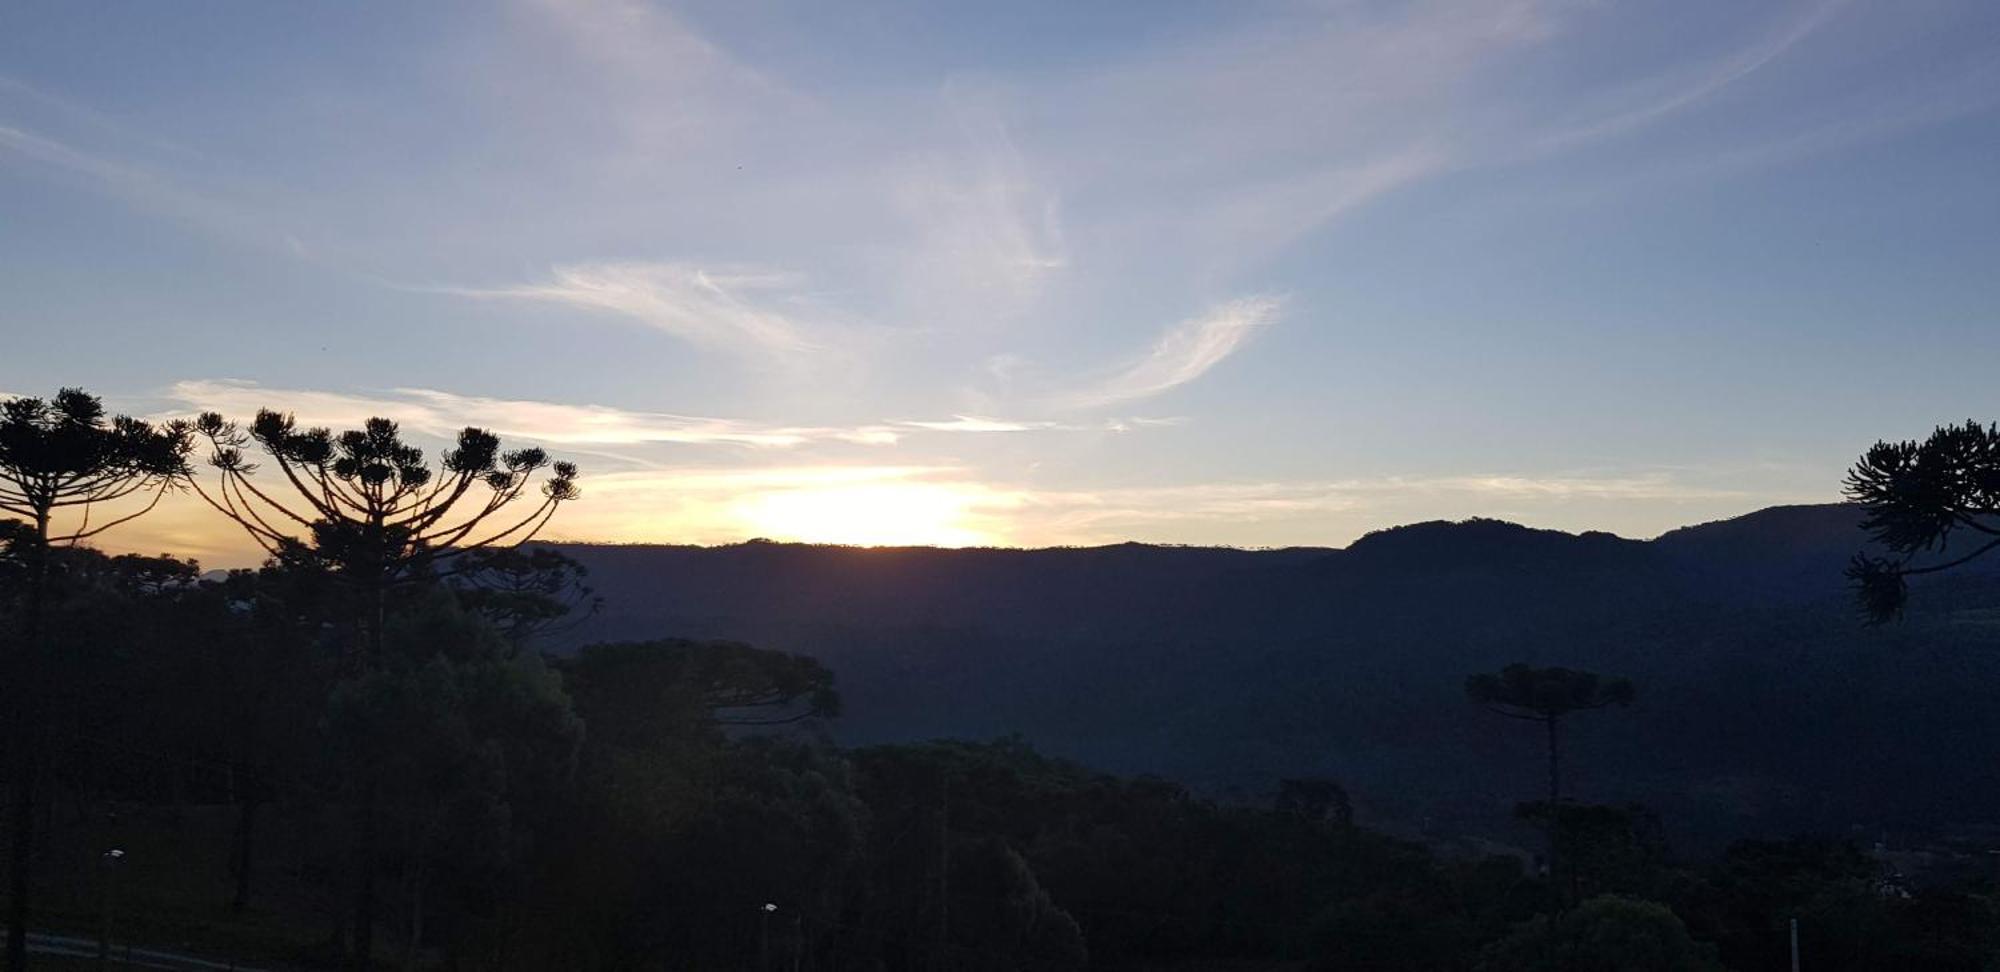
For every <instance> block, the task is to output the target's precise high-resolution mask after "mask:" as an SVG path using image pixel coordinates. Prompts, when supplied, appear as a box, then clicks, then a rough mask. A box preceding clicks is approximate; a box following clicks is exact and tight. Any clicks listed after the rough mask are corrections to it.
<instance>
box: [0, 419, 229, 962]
mask: <svg viewBox="0 0 2000 972" xmlns="http://www.w3.org/2000/svg"><path fill="white" fill-rule="evenodd" d="M189 446H190V441H189V434H188V429H187V427H186V426H185V425H183V424H181V423H168V424H166V425H158V426H156V425H154V424H152V423H149V422H143V421H140V420H138V419H135V418H131V417H128V416H124V415H120V416H116V417H107V416H106V414H105V411H104V404H103V402H101V401H99V400H98V399H97V397H96V396H94V395H91V394H89V393H87V392H85V391H83V390H82V389H79V388H64V389H62V390H61V391H58V392H56V394H55V397H54V398H49V399H42V398H13V399H9V400H7V401H6V402H5V403H4V404H0V512H5V513H11V514H13V515H15V516H20V517H25V518H26V520H27V529H26V530H25V531H14V532H15V534H16V535H15V537H14V538H13V543H14V545H24V546H25V549H24V550H22V549H17V550H15V551H14V555H15V557H17V558H18V559H19V560H20V561H21V564H22V568H23V573H24V574H25V577H24V578H23V583H22V585H21V586H22V589H23V593H22V601H23V603H22V604H21V616H22V638H21V643H20V647H19V649H18V650H16V651H15V652H13V656H14V657H12V658H11V659H9V662H10V664H9V665H8V666H7V668H8V671H7V676H8V679H7V681H8V687H9V690H10V691H11V693H12V695H13V698H12V699H11V700H10V701H9V705H8V709H9V710H10V712H11V713H12V715H11V718H10V720H9V721H10V723H11V724H10V725H9V726H8V730H9V731H8V739H7V741H8V745H9V747H10V748H11V749H12V751H13V752H12V754H11V756H12V758H11V759H9V761H8V762H9V766H10V769H11V770H12V773H13V777H14V780H13V782H14V806H13V818H12V820H11V830H12V845H13V846H12V851H11V858H10V859H11V861H12V874H13V879H12V885H11V887H10V891H11V899H10V903H9V910H8V920H7V967H8V968H9V969H13V970H19V969H24V968H26V967H27V961H28V957H27V930H28V920H29V917H30V914H29V901H30V898H31V896H32V881H31V878H30V875H29V866H28V865H29V856H30V852H31V850H32V848H33V845H34V817H35V811H34V805H35V783H36V780H37V778H38V777H39V776H40V775H41V761H42V754H43V753H45V752H46V751H47V746H46V745H44V740H43V739H42V735H43V732H44V720H43V711H42V709H43V704H44V703H43V699H42V692H41V682H42V665H43V662H44V659H43V657H42V655H43V654H44V652H45V646H44V639H43V637H42V634H43V632H42V624H43V619H44V617H45V615H46V613H47V610H48V593H49V591H48V588H49V547H50V545H51V544H58V543H67V544H75V543H78V542H81V541H84V540H88V539H90V538H91V537H94V536H97V535H98V534H100V533H103V532H104V531H106V530H109V529H111V528H112V527H115V526H118V525H119V524H121V523H126V522H129V521H131V520H133V519H136V518H138V517H140V516H142V515H144V514H145V513H147V512H148V511H150V510H152V508H153V507H154V506H155V505H156V504H158V503H159V501H160V497H161V495H163V494H164V493H165V492H166V490H167V488H168V487H170V486H171V485H172V484H173V483H174V482H176V481H177V480H179V479H180V478H181V477H183V476H185V475H186V474H187V472H188V465H187V454H188V449H189ZM147 492H150V493H151V494H152V499H151V500H149V501H148V502H147V503H146V504H145V505H144V506H143V507H140V508H139V509H137V510H131V511H121V512H118V513H114V514H111V519H109V520H105V521H102V522H98V523H94V524H93V523H92V522H91V520H92V514H93V513H96V512H97V511H98V509H99V508H100V507H101V506H103V505H104V504H110V503H117V502H118V501H119V500H124V499H128V498H132V497H135V496H137V495H140V494H143V493H147ZM58 517H61V518H63V520H64V522H63V524H62V525H60V526H58V525H57V523H56V520H57V518H58ZM72 518H73V520H74V522H71V519H72Z"/></svg>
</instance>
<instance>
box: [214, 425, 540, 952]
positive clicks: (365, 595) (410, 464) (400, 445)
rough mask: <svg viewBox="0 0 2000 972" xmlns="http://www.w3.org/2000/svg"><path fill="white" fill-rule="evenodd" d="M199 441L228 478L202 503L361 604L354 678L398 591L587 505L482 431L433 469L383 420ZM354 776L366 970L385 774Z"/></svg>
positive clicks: (351, 663) (359, 941)
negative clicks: (262, 467)
mask: <svg viewBox="0 0 2000 972" xmlns="http://www.w3.org/2000/svg"><path fill="white" fill-rule="evenodd" d="M194 431H195V432H196V433H197V434H199V435H200V436H201V437H202V438H203V439H205V440H206V441H207V442H208V444H209V446H210V452H209V456H208V463H209V465H210V466H212V467H214V468H215V470H216V472H217V474H218V476H217V478H216V480H215V481H214V482H213V483H210V484H203V483H202V482H201V481H200V480H199V479H197V480H195V481H194V485H195V489H196V491H197V492H198V493H199V494H200V495H201V497H202V498H203V499H205V500H207V501H208V503H209V504H210V505H211V506H214V507H215V508H216V509H217V510H218V511H220V512H221V513H222V514H223V515H225V516H227V517H229V518H230V519H231V520H234V521H235V522H236V523H237V524H239V525H240V526H242V527H243V529H244V530H245V531H246V532H248V533H249V534H250V536H251V538H253V539H254V540H256V541H257V543H258V544H259V545H260V546H262V547H263V548H264V550H265V551H266V552H267V553H269V554H270V555H271V556H272V557H273V558H276V559H278V560H280V561H304V562H308V563H316V564H317V565H319V566H321V567H323V568H325V569H326V570H327V571H328V572H329V573H330V574H331V576H332V577H334V578H335V579H336V580H338V581H339V582H340V583H341V584H342V585H343V586H344V587H345V588H346V589H347V592H348V593H349V594H350V595H351V596H352V597H353V598H354V602H355V606H356V609H357V610H356V618H355V620H356V622H357V628H358V631H359V634H360V637H358V638H355V639H352V641H351V642H350V648H349V653H348V655H347V663H346V665H345V668H346V670H347V674H348V676H349V678H350V679H354V680H365V679H366V678H367V677H368V676H370V675H371V674H373V673H374V672H375V671H376V669H377V666H379V665H381V664H382V663H383V640H384V632H385V629H386V625H387V623H388V617H387V603H388V598H389V595H390V593H391V591H392V590H394V589H396V588H398V587H401V586H406V585H413V584H416V583H418V582H421V581H425V580H434V579H438V578H440V577H441V576H443V575H447V574H449V573H450V572H451V571H452V569H453V562H454V561H455V560H457V559H458V558H461V557H464V556H466V555H468V554H472V553H475V552H479V551H487V550H494V549H500V548H505V547H513V546H517V545H519V544H521V543H524V542H526V541H528V540H530V539H532V538H533V537H534V536H535V534H536V533H537V532H539V531H540V530H541V529H542V527H543V526H544V525H546V524H547V523H548V522H549V519H550V518H551V517H553V516H554V515H555V511H556V509H557V507H559V506H561V505H562V504H563V503H565V502H567V501H569V500H571V499H574V498H576V496H577V487H576V467H575V466H574V465H572V464H570V463H567V462H551V461H550V460H549V457H548V455H547V454H546V453H544V452H543V451H542V450H540V449H535V448H528V449H517V450H512V451H502V449H501V448H500V440H499V438H498V437H497V436H495V435H493V434H492V433H491V432H487V431H485V430H483V429H476V428H467V429H464V430H463V431H461V432H459V434H458V441H457V445H456V447H455V448H452V449H448V450H446V451H445V452H444V453H443V455H442V456H441V457H440V459H439V461H438V463H437V465H436V466H435V468H434V467H432V466H431V465H430V464H428V463H426V462H425V461H424V453H423V450H421V449H419V448H417V447H415V446H412V445H409V444H407V443H405V442H404V441H403V439H402V435H401V433H400V432H399V430H398V429H397V427H396V423H394V422H392V421H390V420H388V419H385V418H371V419H369V420H368V421H367V422H365V423H364V424H363V426H362V427H361V428H359V429H354V430H350V431H346V432H341V433H339V434H335V433H333V432H331V431H329V430H327V429H324V428H306V429H301V428H299V427H298V424H297V423H296V422H295V421H294V420H293V418H292V416H290V415H287V414H283V413H280V412H275V411H271V410H268V409H266V410H263V411H260V412H258V413H257V418H256V420H255V421H254V422H252V423H251V425H250V428H249V430H248V431H247V432H246V431H244V430H242V429H240V428H238V427H237V426H236V425H234V424H232V423H230V422H227V421H225V420H224V419H223V418H222V416H220V415H218V414H216V413H213V412H209V413H204V414H203V415H202V416H201V417H200V418H199V419H197V420H196V421H195V423H194ZM252 443H255V445H256V446H257V447H259V448H260V449H261V451H263V452H264V453H265V454H266V455H267V456H269V457H270V461H271V462H272V463H273V464H274V465H275V466H276V476H275V477H268V476H258V475H256V474H257V473H258V472H259V465H258V464H257V463H255V462H252V461H251V460H250V457H249V456H248V455H247V454H246V451H245V450H246V448H247V447H248V446H250V445H251V444H252ZM544 470H547V473H546V475H544V474H543V471H544ZM523 500H525V502H517V501H523ZM355 775H356V776H358V777H360V778H358V779H350V780H349V781H348V785H349V786H350V787H352V789H353V794H354V795H353V799H354V813H355V816H356V821H355V823H356V838H355V840H356V847H355V852H354V881H355V887H354V905H353V912H352V920H353V925H352V932H353V939H352V949H353V951H352V957H353V962H354V965H355V966H356V967H357V968H366V967H367V966H368V965H369V963H370V961H371V960H372V958H373V952H374V921H375V883H376V877H375V872H376V864H377V860H376V858H377V856H378V855H377V852H376V837H377V835H376V833H375V831H376V829H377V823H378V821H377V819H376V818H377V816H378V814H377V803H378V800H379V796H380V791H381V787H382V780H381V779H380V777H381V775H382V774H381V773H380V772H376V771H371V770H369V769H368V768H366V767H361V768H358V769H357V770H356V772H355Z"/></svg>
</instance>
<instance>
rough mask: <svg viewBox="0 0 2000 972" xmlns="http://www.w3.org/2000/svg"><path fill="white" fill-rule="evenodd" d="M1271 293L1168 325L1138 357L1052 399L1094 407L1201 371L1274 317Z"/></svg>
mask: <svg viewBox="0 0 2000 972" xmlns="http://www.w3.org/2000/svg"><path fill="white" fill-rule="evenodd" d="M1280 306H1281V305H1280V301H1279V300H1278V299H1277V298H1275V297H1245V298H1242V299H1239V300H1233V301H1230V302H1229V303H1226V304H1223V305H1221V306H1219V307H1216V308H1213V309H1211V310H1210V311H1208V312H1207V313H1206V314H1203V315H1201V316H1199V317H1195V318H1190V319H1189V320H1186V321H1182V322H1181V323H1179V324H1177V325H1175V326H1173V327H1172V328H1170V329H1168V330H1167V332H1166V333H1165V334H1162V335H1161V336H1160V337H1159V339H1158V340H1156V341H1154V342H1153V346H1152V348H1151V349H1150V350H1148V351H1147V352H1146V354H1145V355H1144V356H1143V357H1141V358H1139V360H1137V361H1134V362H1132V363H1131V364H1129V365H1127V366H1125V367H1124V368H1122V369H1120V370H1119V371H1117V372H1116V373H1114V374H1112V375H1110V376H1108V377H1106V378H1104V379H1102V380H1100V381H1098V382H1096V383H1095V384H1092V385H1091V386H1089V387H1087V388H1084V389H1081V390H1079V391H1075V392H1070V393H1068V394H1065V395H1061V396H1059V397H1058V398H1057V403H1058V404H1059V405H1061V406H1062V407H1066V408H1079V409H1084V408H1098V407H1102V406H1105V405H1113V404H1117V403H1119V402H1129V401H1135V400H1137V399H1141V398H1150V397H1152V396H1154V395H1158V394H1160V393H1162V392H1165V391H1168V390H1169V389H1173V388H1177V387H1179V386H1181V385H1185V384H1187V383H1188V382H1191V381H1193V380H1195V379H1196V378H1200V377H1201V376H1202V375H1204V374H1207V373H1208V371H1209V369H1211V368H1214V367H1215V366H1216V365H1218V364H1221V363H1222V362H1223V360H1224V359H1225V358H1228V357H1229V356H1230V355H1232V354H1235V353H1236V351H1237V350H1238V349H1239V348H1241V347H1242V346H1243V344H1244V342H1246V341H1248V340H1249V339H1250V337H1251V335H1253V334H1254V333H1256V331H1257V329H1259V328H1261V327H1263V326H1265V325H1266V324H1269V323H1271V322H1272V321H1274V320H1276V319H1277V316H1278V310H1279V307H1280Z"/></svg>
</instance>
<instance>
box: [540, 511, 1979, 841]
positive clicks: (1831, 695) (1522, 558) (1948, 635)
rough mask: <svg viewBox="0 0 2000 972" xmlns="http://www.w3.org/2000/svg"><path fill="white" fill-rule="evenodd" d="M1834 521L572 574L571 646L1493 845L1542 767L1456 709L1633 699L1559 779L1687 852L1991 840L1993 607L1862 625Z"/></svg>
mask: <svg viewBox="0 0 2000 972" xmlns="http://www.w3.org/2000/svg"><path fill="white" fill-rule="evenodd" d="M1858 524H1859V513H1858V511H1857V510H1855V509H1854V508H1852V507H1848V506H1842V505H1829V506H1793V507H1778V508H1773V509H1768V510H1763V511H1760V512H1757V513H1752V514H1749V515H1747V516H1743V517H1738V518H1736V519H1732V520H1724V521H1720V522H1716V523H1707V524H1702V525H1700V526H1693V527H1687V528H1685V529H1681V530H1675V531H1673V532H1671V533H1668V534H1666V535H1665V536H1662V537H1660V538H1658V539H1656V540H1651V541H1635V540H1627V539H1623V538H1619V537H1615V536H1612V535H1610V534H1606V533H1585V534H1581V535H1575V534H1568V533H1562V532H1559V531H1551V530H1534V529H1529V528H1526V527H1522V526H1518V525H1515V524H1511V523H1504V522H1499V521H1491V520H1474V521H1466V522H1459V523H1448V522H1433V523H1420V524H1413V525H1410V526H1404V527H1397V528H1395V529H1390V530H1384V531H1381V532H1378V533H1373V534H1370V535H1368V536H1366V537H1363V538H1361V539H1360V540H1358V541H1356V542H1355V543H1354V544H1353V545H1351V546H1350V547H1348V548H1346V549H1344V550H1328V549H1313V548H1297V549H1285V550H1254V551H1252V550H1231V549H1217V548H1197V547H1159V546H1146V545H1140V544H1123V545H1118V546H1111V547H1097V548H1087V549H1049V550H982V549H969V550H939V549H930V548H894V549H865V548H847V547H821V546H808V545H798V544H778V543H765V542H756V543H748V544H740V545H736V546H729V547H716V548H700V547H673V546H582V545H570V546H564V547H563V548H562V549H564V550H565V551H566V552H567V553H569V554H571V555H572V556H574V557H576V558H577V559H579V560H580V561H582V562H584V563H585V564H586V565H588V566H589V568H590V569H591V572H592V573H591V580H592V582H593V584H594V585H595V586H596V587H597V588H598V590H599V592H600V593H601V594H602V595H603V596H604V597H605V601H606V609H605V610H604V612H603V613H602V614H601V615H600V616H599V617H597V618H595V619H594V620H592V621H591V622H590V623H589V624H588V625H586V626H584V627H583V628H581V629H579V630H578V631H575V632H572V633H571V634H570V635H568V636H567V639H568V641H567V645H568V646H574V645H575V644H580V643H584V642H588V641H594V640H610V639H621V638H650V637H659V636H665V635H677V636H690V637H710V638H735V639H741V640H745V641H750V642H753V643H756V644H759V645H763V646H767V647H773V648H782V649H785V650H788V651H795V652H803V653H807V654H812V655H816V656H818V657H820V658H822V659H824V660H825V661H826V662H827V663H828V664H829V665H831V666H832V667H833V668H834V670H835V671H836V672H837V673H838V676H839V679H840V684H841V688H842V694H843V696H844V697H845V699H846V702H847V711H848V714H847V715H846V716H845V717H843V718H842V719H841V720H840V725H839V726H838V727H837V732H838V733H839V735H840V736H841V737H842V739H843V740H844V741H850V742H873V741H886V740H905V739H916V738H928V737H936V736H959V737H990V736H997V735H1001V734H1006V733H1014V732H1018V733H1020V734H1022V735H1024V736H1026V737H1027V738H1028V739H1029V740H1030V741H1032V742H1034V743H1035V744H1036V745H1038V746H1040V747H1041V748H1043V749H1045V750H1047V751H1050V752H1054V753H1058V754H1062V755H1066V756H1071V757H1075V758H1077V759H1081V760H1083V761H1085V762H1088V763H1092V764H1095V765H1098V766H1101V767H1103V768H1106V769H1111V770H1118V771H1125V772H1154V773H1159V774H1162V775H1166V776H1171V777H1174V778H1177V779H1181V780H1185V781H1188V782H1190V783H1191V784H1193V785H1195V786H1197V787H1199V788H1202V789H1204V790H1206V791H1209V792H1211V793H1214V794H1217V795H1222V796H1235V797H1239V798H1243V799H1255V798H1259V797H1260V796H1261V795H1262V794H1263V793H1265V792H1267V791H1268V790H1269V789H1270V788H1271V787H1272V786H1273V784H1274V782H1275V780H1276V779H1278V778H1279V777H1282V776H1296V775H1307V774H1318V775H1327V776H1332V777H1335V778H1338V779H1340V780H1342V781H1343V782H1345V783H1347V784H1348V786H1349V787H1350V788H1351V789H1353V790H1354V791H1355V792H1356V795H1357V797H1358V800H1359V803H1360V805H1361V806H1362V808H1363V810H1364V813H1367V814H1369V815H1372V817H1373V818H1374V819H1375V820H1376V821H1377V822H1379V823H1383V824H1387V825H1399V826H1404V827H1407V828H1411V829H1421V828H1425V827H1428V828H1430V829H1432V830H1435V831H1439V832H1453V833H1463V832H1492V831H1496V830H1501V829H1505V828H1506V827H1507V826H1508V825H1507V819H1508V811H1509V809H1510V808H1511V806H1512V805H1513V803H1514V802H1515V801H1517V800H1521V799H1527V798H1531V797H1532V796H1533V794H1534V791H1535V786H1536V780H1537V776H1536V774H1537V772H1538V770H1537V768H1536V767H1537V763H1536V760H1537V753H1538V750H1537V749H1536V746H1537V740H1536V739H1535V738H1533V737H1532V734H1530V733H1527V732H1524V731H1522V730H1521V729H1520V727H1518V726H1516V725H1513V724H1507V723H1505V722H1504V720H1499V719H1497V718H1494V717H1491V716H1489V715H1488V714H1486V713H1483V712H1480V711H1478V710H1477V709H1475V708H1473V707H1472V706H1470V705H1469V704H1467V703H1466V702H1465V701H1464V700H1463V696H1462V692H1461V685H1462V684H1463V681H1464V678H1465V676H1466V675H1467V674H1469V673H1471V672H1475V671H1480V670H1489V669H1493V668H1497V667H1499V666H1500V665H1503V664H1505V663H1507V662H1510V661H1515V660H1525V661H1531V662H1534V663H1537V664H1565V665H1571V666H1575V667H1584V668H1592V669H1597V670H1600V671H1605V672H1611V673H1618V674H1624V675H1629V676H1631V677H1633V678H1634V679H1635V680H1637V681H1638V683H1639V685H1640V692H1641V699H1640V703H1639V704H1638V705H1637V706H1635V707H1634V709H1633V710H1632V711H1629V712H1604V713H1593V714H1590V715H1588V716H1585V717H1582V718H1581V719H1580V720H1579V722H1578V724H1577V726H1576V731H1575V733H1574V745H1573V764H1574V765H1573V767H1572V776H1573V779H1574V780H1575V783H1576V786H1577V792H1578V795H1579V796H1581V797H1584V798H1589V799H1600V800H1612V799H1639V800H1643V801H1645V802H1647V803H1649V804H1651V805H1653V806H1655V807H1656V808H1658V809H1660V810H1661V811H1662V812H1663V813H1665V814H1666V815H1667V817H1668V818H1669V821H1670V823H1673V824H1676V825H1677V827H1678V829H1679V832H1680V833H1681V836H1682V837H1683V839H1684V840H1688V841H1693V842H1701V841H1704V840H1708V839H1720V838H1721V837H1722V836H1724V835H1737V834H1744V833H1759V832H1768V833H1781V832H1790V831H1794V830H1798V829H1821V830H1842V831H1845V830H1849V829H1852V828H1861V829H1863V830H1867V831H1875V830H1881V829H1883V828H1896V829H1904V828H1916V829H1925V828H1949V827H1956V826H1962V825H1969V824H1976V823H1984V822H1987V821H1989V820H1990V819H1991V818H1992V817H1993V816H1994V814H1992V812H1991V811H1989V809H1988V808H1989V807H1993V806H1996V805H2000V773H1995V772H1994V771H1992V770H1990V769H1988V768H1987V767H1989V766H1991V765H1993V764H1994V763H1995V761H1994V760H1993V759H1992V758H1990V757H1991V754H1992V751H1993V749H1994V748H1996V747H2000V707H1996V706H1995V705H1994V704H1993V702H1994V700H1995V698H1996V697H1997V696H2000V623H1996V622H1995V618H1996V615H1995V613H1994V612H1993V609H1994V608H2000V579H1996V575H1995V574H1993V573H1990V572H1989V573H1975V574H1967V575H1961V576H1954V577H1949V578H1945V579H1943V580H1940V581H1937V582H1934V583H1931V584H1928V585H1924V588H1923V589H1922V590H1920V592H1919V596H1918V597H1917V600H1916V605H1915V608H1914V610H1913V612H1912V615H1911V617H1910V618H1909V619H1908V620H1906V621H1905V622H1903V623H1901V624H1899V625H1893V626H1888V627H1883V628H1866V627H1863V626H1862V625H1861V624H1860V623H1859V620H1858V619H1857V617H1856V615H1855V613H1854V610H1853V607H1852V604H1851V602H1850V600H1849V599H1848V597H1847V594H1846V590H1845V586H1844V582H1843V580H1842V578H1841V569H1842V567H1843V566H1844V565H1845V563H1846V561H1847V559H1848V558H1849V557H1850V556H1851V555H1852V554H1853V553H1854V552H1855V551H1856V550H1857V549H1860V548H1861V547H1862V546H1863V545H1864V540H1865V537H1864V535H1863V534H1862V533H1861V531H1860V529H1859V525H1858Z"/></svg>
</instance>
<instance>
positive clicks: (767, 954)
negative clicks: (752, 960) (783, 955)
mask: <svg viewBox="0 0 2000 972" xmlns="http://www.w3.org/2000/svg"><path fill="white" fill-rule="evenodd" d="M777 910H778V906H777V905H776V904H774V903H772V902H769V901H766V902H764V907H762V908H759V909H757V972H771V915H772V914H773V913H775V912H776V911H777Z"/></svg>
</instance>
